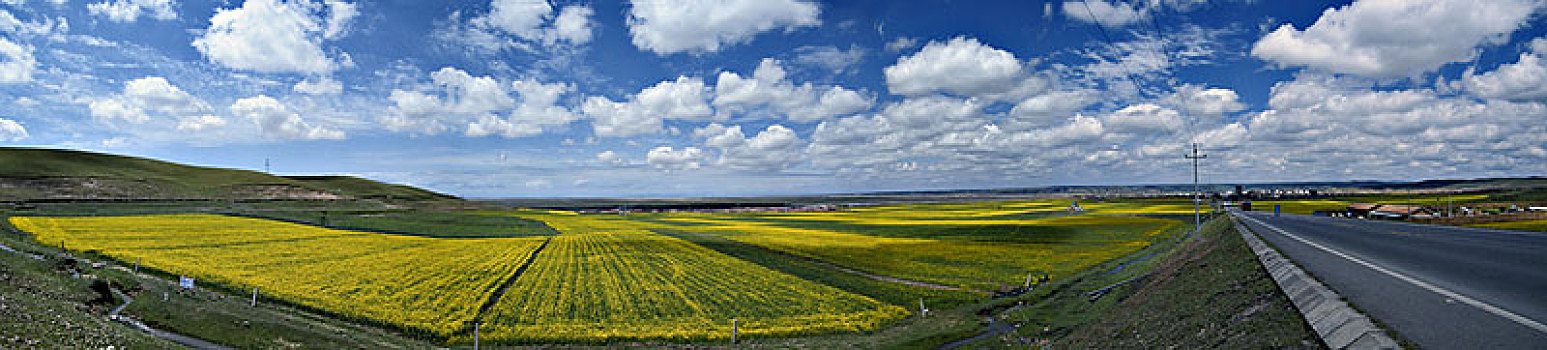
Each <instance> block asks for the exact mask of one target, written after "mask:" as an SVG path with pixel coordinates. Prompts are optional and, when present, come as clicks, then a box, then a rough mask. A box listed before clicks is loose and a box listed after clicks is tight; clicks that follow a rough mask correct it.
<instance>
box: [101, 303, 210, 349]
mask: <svg viewBox="0 0 1547 350" xmlns="http://www.w3.org/2000/svg"><path fill="white" fill-rule="evenodd" d="M112 291H113V295H117V296H118V297H119V298H123V299H124V304H123V305H119V306H118V307H116V308H113V311H112V312H109V313H108V314H107V318H108V319H109V320H113V321H118V322H119V323H123V324H125V325H128V326H129V327H131V328H134V329H137V330H139V331H141V332H145V334H149V335H150V336H152V337H156V338H161V339H164V340H166V341H170V342H173V343H178V344H181V345H183V346H187V347H190V348H195V349H220V350H224V349H231V348H229V347H226V346H223V345H220V344H215V343H211V342H208V341H205V340H203V339H199V338H194V337H190V336H186V335H182V334H177V333H172V332H167V331H163V330H159V329H155V328H150V326H146V325H145V324H144V323H140V321H137V320H135V319H133V318H130V317H127V316H120V315H119V314H118V313H119V312H121V311H123V310H124V308H126V307H129V303H133V302H134V298H130V297H129V295H126V294H124V293H123V292H119V291H118V289H116V288H115V289H113V290H112Z"/></svg>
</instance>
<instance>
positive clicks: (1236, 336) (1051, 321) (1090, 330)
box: [970, 218, 1324, 349]
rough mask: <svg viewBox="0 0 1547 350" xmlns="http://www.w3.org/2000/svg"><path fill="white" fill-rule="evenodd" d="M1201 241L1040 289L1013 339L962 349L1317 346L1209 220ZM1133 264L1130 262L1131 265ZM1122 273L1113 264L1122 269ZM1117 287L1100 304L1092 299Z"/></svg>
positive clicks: (1220, 224) (1251, 258)
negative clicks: (1103, 290) (1097, 292)
mask: <svg viewBox="0 0 1547 350" xmlns="http://www.w3.org/2000/svg"><path fill="white" fill-rule="evenodd" d="M1203 237H1204V238H1205V239H1204V240H1201V241H1193V242H1182V241H1172V242H1166V243H1164V244H1156V245H1155V246H1153V247H1151V249H1153V250H1149V249H1147V250H1146V251H1141V252H1140V253H1139V254H1135V255H1136V256H1143V255H1140V254H1145V255H1147V254H1151V253H1158V254H1157V255H1155V256H1154V257H1152V258H1149V259H1142V260H1137V259H1133V257H1132V256H1130V257H1129V258H1125V259H1121V260H1119V261H1113V262H1111V263H1108V264H1104V265H1103V266H1101V267H1099V268H1093V269H1091V270H1087V271H1086V272H1085V273H1083V274H1081V275H1079V276H1075V277H1074V278H1071V279H1069V280H1067V281H1064V282H1062V283H1058V284H1055V285H1054V286H1051V287H1049V288H1046V289H1041V290H1038V291H1037V292H1036V293H1034V295H1033V296H1032V297H1031V300H1028V301H1026V305H1025V306H1024V307H1021V308H1019V309H1015V310H1012V311H1008V312H1006V313H1005V314H1004V315H1003V316H1002V319H1003V320H1004V321H1006V322H1010V323H1015V324H1021V325H1022V326H1021V327H1020V328H1018V329H1017V330H1016V331H1015V332H1013V333H1010V334H1007V335H1004V336H1000V337H997V338H990V339H986V340H984V341H980V342H977V343H973V344H970V346H971V347H974V348H1017V347H1024V346H1025V345H1026V344H1033V345H1038V346H1040V347H1048V348H1070V349H1130V348H1132V349H1144V348H1183V349H1195V348H1196V349H1263V348H1312V349H1314V348H1323V347H1324V346H1323V345H1322V344H1321V343H1320V341H1318V340H1317V339H1316V336H1315V334H1314V333H1312V332H1311V329H1310V326H1309V325H1307V324H1306V323H1305V321H1304V320H1303V319H1302V318H1301V317H1300V315H1299V313H1297V312H1296V311H1295V309H1294V306H1293V304H1291V303H1290V302H1289V299H1288V298H1287V297H1285V296H1284V295H1283V294H1282V293H1281V292H1279V290H1278V287H1277V286H1276V285H1275V284H1274V282H1273V280H1272V279H1271V278H1270V277H1269V275H1268V273H1267V271H1266V270H1265V269H1263V268H1262V265H1261V264H1259V263H1258V262H1257V260H1256V256H1255V255H1254V254H1253V253H1252V252H1251V250H1250V249H1248V248H1247V246H1246V243H1245V241H1244V240H1242V239H1241V237H1240V235H1239V234H1238V233H1237V232H1236V231H1235V230H1234V229H1232V226H1231V223H1230V221H1229V220H1227V219H1224V218H1217V219H1214V220H1211V221H1209V222H1208V223H1207V224H1206V225H1205V226H1204V232H1203ZM1129 261H1132V262H1129ZM1125 263H1126V266H1125V267H1124V268H1122V269H1118V268H1116V267H1115V265H1116V264H1125ZM1125 280H1131V282H1129V283H1127V284H1123V285H1121V286H1119V287H1116V288H1112V289H1111V291H1110V292H1109V293H1108V294H1106V295H1104V296H1102V297H1101V298H1099V299H1095V300H1091V299H1090V296H1089V294H1087V293H1088V292H1090V291H1094V290H1098V289H1102V288H1105V287H1108V286H1112V285H1114V284H1117V283H1118V282H1122V281H1125Z"/></svg>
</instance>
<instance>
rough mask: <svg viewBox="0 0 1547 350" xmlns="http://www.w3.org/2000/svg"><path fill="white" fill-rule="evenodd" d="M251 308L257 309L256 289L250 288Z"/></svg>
mask: <svg viewBox="0 0 1547 350" xmlns="http://www.w3.org/2000/svg"><path fill="white" fill-rule="evenodd" d="M251 306H252V307H258V287H252V305H251Z"/></svg>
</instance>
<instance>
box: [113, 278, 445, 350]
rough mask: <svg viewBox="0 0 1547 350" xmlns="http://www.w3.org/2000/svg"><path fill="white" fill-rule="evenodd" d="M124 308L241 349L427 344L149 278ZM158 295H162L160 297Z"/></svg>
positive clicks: (154, 321) (150, 321)
mask: <svg viewBox="0 0 1547 350" xmlns="http://www.w3.org/2000/svg"><path fill="white" fill-rule="evenodd" d="M146 286H147V287H146V288H144V289H143V290H142V291H140V293H138V296H137V297H136V299H135V300H134V303H132V304H130V305H129V307H128V308H127V309H126V310H125V313H128V314H130V315H133V316H135V317H137V318H139V319H140V320H142V321H144V322H145V323H146V324H148V325H151V326H152V327H156V328H160V329H165V330H169V331H172V332H177V333H181V334H185V335H189V336H193V337H197V338H200V339H204V340H208V341H211V342H215V343H219V344H223V345H227V346H231V347H236V348H241V349H280V348H284V349H296V348H299V349H395V348H430V347H432V345H431V344H429V343H425V342H421V341H417V340H412V339H407V338H403V337H400V336H397V335H396V334H394V333H391V332H389V331H385V330H380V329H375V328H369V327H364V326H359V325H355V324H351V323H347V322H343V321H339V320H335V319H331V318H327V317H323V316H319V315H315V314H311V313H307V312H302V311H299V310H295V309H292V308H288V307H284V306H278V305H272V304H269V303H268V302H267V301H265V300H260V302H259V304H258V306H257V307H253V306H250V304H249V302H250V300H249V299H248V298H246V297H241V296H232V295H226V294H221V293H218V292H214V291H209V290H195V291H185V292H181V293H179V292H177V291H176V290H175V286H173V285H172V284H170V283H167V282H165V281H151V282H149V283H146ZM163 296H165V297H166V299H165V300H163V299H162V298H163Z"/></svg>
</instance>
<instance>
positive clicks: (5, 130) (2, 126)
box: [0, 118, 28, 142]
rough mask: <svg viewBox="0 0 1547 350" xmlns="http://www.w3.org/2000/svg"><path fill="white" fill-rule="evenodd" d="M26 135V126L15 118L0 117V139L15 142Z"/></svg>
mask: <svg viewBox="0 0 1547 350" xmlns="http://www.w3.org/2000/svg"><path fill="white" fill-rule="evenodd" d="M27 137H28V135H27V128H24V127H22V126H21V123H17V122H16V121H15V120H10V119H5V118H0V141H5V142H16V141H21V140H24V139H26V138H27Z"/></svg>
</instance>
